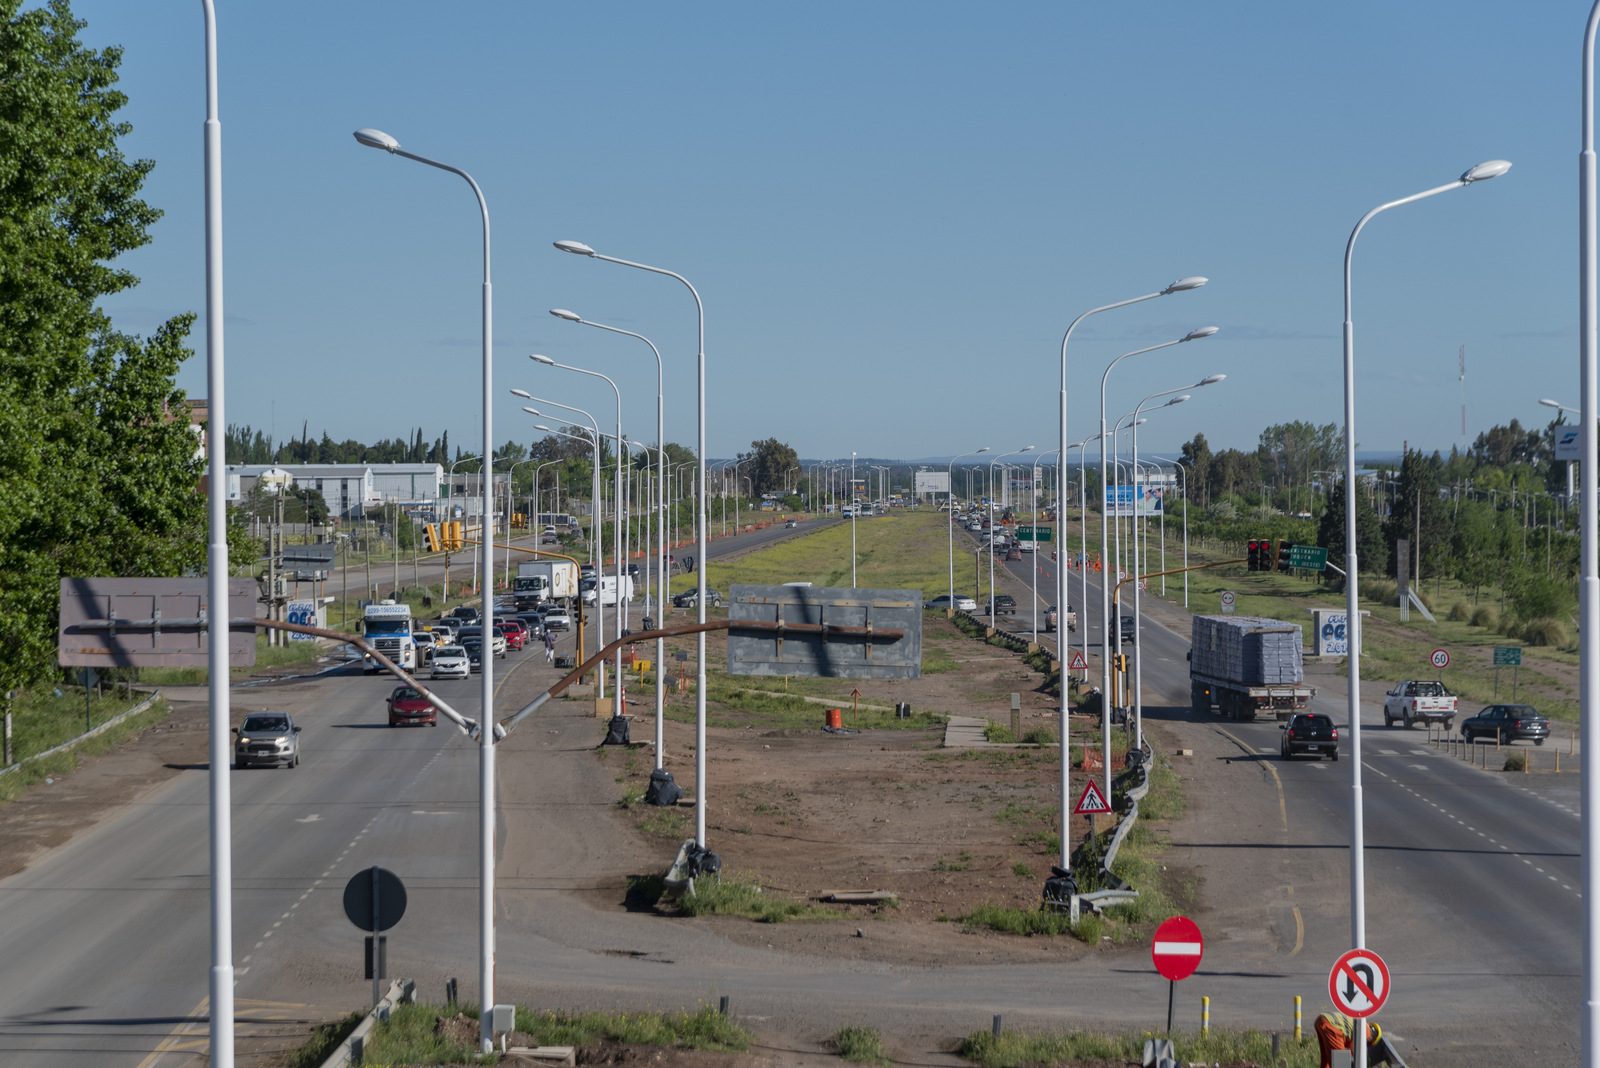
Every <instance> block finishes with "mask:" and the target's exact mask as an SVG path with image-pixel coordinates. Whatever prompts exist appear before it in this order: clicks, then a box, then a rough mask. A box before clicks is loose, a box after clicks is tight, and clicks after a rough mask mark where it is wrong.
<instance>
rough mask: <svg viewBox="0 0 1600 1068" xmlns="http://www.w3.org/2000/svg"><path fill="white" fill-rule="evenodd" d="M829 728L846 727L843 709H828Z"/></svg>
mask: <svg viewBox="0 0 1600 1068" xmlns="http://www.w3.org/2000/svg"><path fill="white" fill-rule="evenodd" d="M828 726H830V727H835V728H837V727H843V726H844V712H843V711H842V710H841V709H837V708H830V709H828Z"/></svg>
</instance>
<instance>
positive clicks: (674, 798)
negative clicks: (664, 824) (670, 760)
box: [644, 768, 683, 805]
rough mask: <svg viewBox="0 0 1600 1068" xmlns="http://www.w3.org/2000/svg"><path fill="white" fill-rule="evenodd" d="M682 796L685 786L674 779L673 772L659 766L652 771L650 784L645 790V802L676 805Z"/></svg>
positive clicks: (648, 803)
mask: <svg viewBox="0 0 1600 1068" xmlns="http://www.w3.org/2000/svg"><path fill="white" fill-rule="evenodd" d="M682 796H683V787H681V786H679V785H678V784H677V783H675V782H673V781H672V772H670V771H668V770H667V769H666V768H657V769H656V770H655V771H652V772H651V773H650V785H649V786H648V787H646V788H645V791H644V802H645V804H647V805H676V804H677V803H678V798H680V797H682Z"/></svg>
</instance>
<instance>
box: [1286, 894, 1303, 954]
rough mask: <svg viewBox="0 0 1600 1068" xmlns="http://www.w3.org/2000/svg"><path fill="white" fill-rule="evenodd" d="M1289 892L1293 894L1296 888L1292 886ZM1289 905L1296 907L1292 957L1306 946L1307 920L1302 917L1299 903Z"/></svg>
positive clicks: (1290, 952)
mask: <svg viewBox="0 0 1600 1068" xmlns="http://www.w3.org/2000/svg"><path fill="white" fill-rule="evenodd" d="M1289 892H1290V893H1291V894H1292V893H1294V888H1293V887H1290V888H1289ZM1289 907H1290V908H1292V909H1294V948H1293V949H1291V950H1290V951H1289V956H1291V957H1292V956H1294V955H1295V954H1296V953H1298V952H1300V950H1301V949H1303V948H1304V947H1305V944H1306V921H1305V920H1303V919H1301V918H1300V906H1299V905H1290V906H1289Z"/></svg>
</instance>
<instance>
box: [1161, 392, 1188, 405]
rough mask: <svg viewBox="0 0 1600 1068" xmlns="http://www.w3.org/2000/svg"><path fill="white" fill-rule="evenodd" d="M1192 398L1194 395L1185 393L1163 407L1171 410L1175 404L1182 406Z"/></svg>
mask: <svg viewBox="0 0 1600 1068" xmlns="http://www.w3.org/2000/svg"><path fill="white" fill-rule="evenodd" d="M1190 396H1192V394H1189V393H1185V394H1183V395H1182V396H1180V397H1173V398H1172V399H1171V400H1169V401H1167V403H1166V404H1164V405H1162V407H1163V408H1170V407H1172V406H1173V405H1174V404H1182V403H1183V402H1184V401H1186V400H1188V399H1189V398H1190Z"/></svg>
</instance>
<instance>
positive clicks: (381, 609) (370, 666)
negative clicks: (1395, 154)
mask: <svg viewBox="0 0 1600 1068" xmlns="http://www.w3.org/2000/svg"><path fill="white" fill-rule="evenodd" d="M412 625H413V623H412V619H411V606H410V605H408V604H397V603H395V602H394V601H392V600H387V599H385V600H382V601H379V602H378V603H377V604H369V605H367V607H366V608H365V609H364V610H363V611H362V613H361V636H362V637H364V638H366V639H367V644H369V645H371V646H372V647H373V648H374V649H376V650H378V652H380V653H382V654H383V655H384V656H386V657H388V658H389V659H390V660H391V661H392V662H393V663H395V664H396V665H397V666H399V667H402V668H404V669H405V670H407V671H415V670H417V668H418V667H419V666H420V665H421V663H422V654H421V651H420V650H419V649H418V648H417V642H416V639H415V638H413V637H412V636H411V628H412ZM362 660H363V661H364V663H363V664H362V669H363V671H365V673H366V674H368V675H372V674H375V673H377V672H378V671H381V670H383V669H382V666H381V665H380V664H379V663H378V662H377V661H376V660H374V659H372V657H371V656H368V655H366V654H363V655H362Z"/></svg>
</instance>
